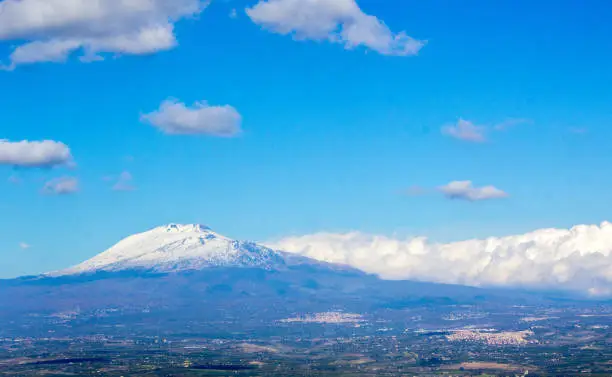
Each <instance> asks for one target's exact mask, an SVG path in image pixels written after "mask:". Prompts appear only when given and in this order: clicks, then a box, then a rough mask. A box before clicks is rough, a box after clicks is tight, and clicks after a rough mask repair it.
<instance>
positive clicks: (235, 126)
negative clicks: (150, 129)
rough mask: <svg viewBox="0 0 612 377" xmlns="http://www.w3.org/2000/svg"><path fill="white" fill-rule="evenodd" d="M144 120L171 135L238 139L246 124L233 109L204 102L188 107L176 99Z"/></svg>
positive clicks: (165, 102) (170, 100)
mask: <svg viewBox="0 0 612 377" xmlns="http://www.w3.org/2000/svg"><path fill="white" fill-rule="evenodd" d="M140 119H141V121H143V122H145V123H148V124H151V125H152V126H155V127H157V128H159V129H160V130H162V131H163V132H164V133H167V134H174V135H211V136H220V137H231V136H236V135H238V134H239V133H240V132H241V129H240V125H241V123H242V117H241V116H240V114H239V113H238V111H237V110H236V109H235V108H233V107H232V106H230V105H224V106H211V105H209V104H208V103H207V102H206V101H200V102H196V103H195V104H193V106H186V105H185V104H184V103H182V102H179V101H177V100H174V99H168V100H166V101H164V102H162V104H161V105H160V107H159V109H158V110H156V111H153V112H151V113H148V114H144V115H142V116H141V117H140Z"/></svg>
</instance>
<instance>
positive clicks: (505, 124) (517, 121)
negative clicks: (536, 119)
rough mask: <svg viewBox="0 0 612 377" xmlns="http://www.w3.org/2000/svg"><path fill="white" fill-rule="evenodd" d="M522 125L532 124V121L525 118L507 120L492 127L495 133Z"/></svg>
mask: <svg viewBox="0 0 612 377" xmlns="http://www.w3.org/2000/svg"><path fill="white" fill-rule="evenodd" d="M523 124H533V121H532V120H531V119H526V118H508V119H506V120H505V121H503V122H501V123H498V124H496V125H495V126H493V129H494V130H495V131H505V130H507V129H509V128H512V127H515V126H520V125H523Z"/></svg>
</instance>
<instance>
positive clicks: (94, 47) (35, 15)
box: [0, 0, 207, 69]
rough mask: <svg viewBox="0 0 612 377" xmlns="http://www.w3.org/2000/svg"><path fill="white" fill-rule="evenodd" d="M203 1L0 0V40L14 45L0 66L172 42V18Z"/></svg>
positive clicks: (136, 50)
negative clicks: (79, 53) (79, 51)
mask: <svg viewBox="0 0 612 377" xmlns="http://www.w3.org/2000/svg"><path fill="white" fill-rule="evenodd" d="M206 4H207V1H204V0H104V1H93V0H4V1H2V2H0V41H2V40H5V41H16V42H17V43H19V45H18V46H17V47H16V48H15V49H14V50H13V52H12V54H11V55H10V57H9V60H10V63H9V64H8V66H6V67H5V68H7V69H13V68H15V67H16V66H18V65H20V64H29V63H37V62H62V61H65V60H66V59H67V58H68V57H69V56H70V55H71V54H72V53H73V52H75V51H77V50H82V51H83V55H82V60H85V61H90V60H97V59H101V57H100V56H99V54H101V53H115V54H149V53H155V52H157V51H161V50H167V49H170V48H173V47H174V46H176V44H177V41H176V38H175V35H174V31H173V28H174V23H175V22H176V21H178V20H180V19H182V18H185V17H190V16H194V15H197V14H199V13H200V12H201V11H202V10H203V9H204V8H205V6H206Z"/></svg>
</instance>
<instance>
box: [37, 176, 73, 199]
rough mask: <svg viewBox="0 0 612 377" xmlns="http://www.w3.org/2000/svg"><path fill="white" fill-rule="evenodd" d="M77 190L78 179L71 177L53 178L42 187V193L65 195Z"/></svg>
mask: <svg viewBox="0 0 612 377" xmlns="http://www.w3.org/2000/svg"><path fill="white" fill-rule="evenodd" d="M78 191H79V181H78V180H77V179H76V178H73V177H61V178H55V179H52V180H50V181H48V182H46V183H45V186H44V187H43V189H42V192H43V193H44V194H49V195H67V194H74V193H76V192H78Z"/></svg>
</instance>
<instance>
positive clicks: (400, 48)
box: [246, 0, 425, 56]
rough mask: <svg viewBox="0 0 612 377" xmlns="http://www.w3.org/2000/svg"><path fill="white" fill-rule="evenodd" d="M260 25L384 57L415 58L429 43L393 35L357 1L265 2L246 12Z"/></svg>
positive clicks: (401, 34) (279, 0)
mask: <svg viewBox="0 0 612 377" xmlns="http://www.w3.org/2000/svg"><path fill="white" fill-rule="evenodd" d="M246 12H247V15H248V16H249V17H250V18H251V20H252V21H253V22H255V23H256V24H259V25H262V26H263V27H265V28H266V29H268V30H270V31H272V32H275V33H279V34H292V35H293V36H294V37H295V38H296V39H312V40H328V41H330V42H333V43H341V44H343V45H344V46H345V48H347V49H351V48H355V47H358V46H364V47H366V48H369V49H370V50H373V51H376V52H378V53H380V54H383V55H397V56H409V55H415V54H417V53H418V52H419V50H420V49H421V48H422V47H423V46H424V45H425V42H423V41H419V40H416V39H414V38H411V37H409V36H408V35H407V34H406V33H405V32H399V33H393V32H392V31H391V30H390V29H389V27H387V25H385V23H384V22H383V21H381V20H379V19H378V18H377V17H375V16H372V15H369V14H366V13H364V12H363V11H362V10H361V8H359V5H357V3H356V2H355V0H261V1H259V2H258V3H257V4H256V5H254V6H253V7H252V8H248V9H247V10H246Z"/></svg>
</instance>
